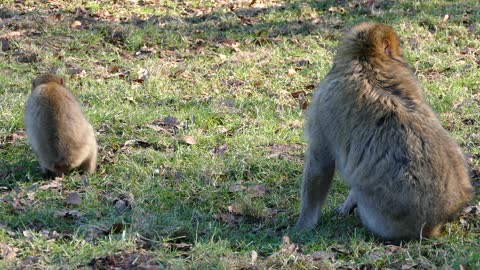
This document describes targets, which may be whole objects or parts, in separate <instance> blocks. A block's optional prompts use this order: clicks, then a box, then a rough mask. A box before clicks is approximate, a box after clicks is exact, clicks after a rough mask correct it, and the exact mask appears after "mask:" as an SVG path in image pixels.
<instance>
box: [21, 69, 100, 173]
mask: <svg viewBox="0 0 480 270" xmlns="http://www.w3.org/2000/svg"><path fill="white" fill-rule="evenodd" d="M25 126H26V129H27V135H28V139H29V141H30V144H31V146H32V149H33V151H34V152H35V155H36V157H37V159H38V162H39V163H40V167H41V169H42V172H43V173H47V174H53V175H55V176H60V175H62V174H64V173H66V172H67V171H69V170H71V169H74V168H77V167H80V169H81V170H83V171H86V172H88V173H93V172H94V171H95V169H96V159H97V142H96V140H95V135H94V132H93V128H92V127H91V126H90V124H89V123H88V121H87V120H86V118H85V116H84V115H83V112H82V110H81V108H80V104H79V103H78V101H77V100H76V98H75V96H74V95H73V94H72V93H71V92H70V91H69V90H68V89H66V88H65V86H64V81H63V79H62V78H60V77H58V76H56V75H52V74H43V75H40V76H38V77H37V78H36V79H34V80H33V81H32V93H31V95H30V98H29V99H28V102H27V108H26V111H25Z"/></svg>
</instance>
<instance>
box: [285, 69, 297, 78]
mask: <svg viewBox="0 0 480 270" xmlns="http://www.w3.org/2000/svg"><path fill="white" fill-rule="evenodd" d="M295 74H297V71H295V69H293V68H289V69H288V74H287V75H288V77H293V76H294V75H295Z"/></svg>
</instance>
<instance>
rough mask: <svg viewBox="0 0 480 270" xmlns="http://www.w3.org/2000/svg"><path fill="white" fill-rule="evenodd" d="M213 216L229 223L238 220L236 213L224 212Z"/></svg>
mask: <svg viewBox="0 0 480 270" xmlns="http://www.w3.org/2000/svg"><path fill="white" fill-rule="evenodd" d="M213 218H214V219H216V220H219V221H221V222H223V223H227V224H230V225H232V224H235V223H236V222H237V221H238V218H237V217H236V216H235V215H232V214H228V213H224V214H214V215H213Z"/></svg>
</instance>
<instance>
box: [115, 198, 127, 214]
mask: <svg viewBox="0 0 480 270" xmlns="http://www.w3.org/2000/svg"><path fill="white" fill-rule="evenodd" d="M127 206H128V202H127V201H124V200H117V201H116V202H115V210H116V211H117V212H122V211H123V210H125V209H126V208H127Z"/></svg>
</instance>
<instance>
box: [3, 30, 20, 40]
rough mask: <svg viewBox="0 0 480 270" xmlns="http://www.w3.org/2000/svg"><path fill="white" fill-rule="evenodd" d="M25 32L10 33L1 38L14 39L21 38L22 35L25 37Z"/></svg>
mask: <svg viewBox="0 0 480 270" xmlns="http://www.w3.org/2000/svg"><path fill="white" fill-rule="evenodd" d="M24 32H25V30H22V31H12V32H8V33H5V34H3V35H0V38H14V37H19V36H21V35H23V33H24Z"/></svg>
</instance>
